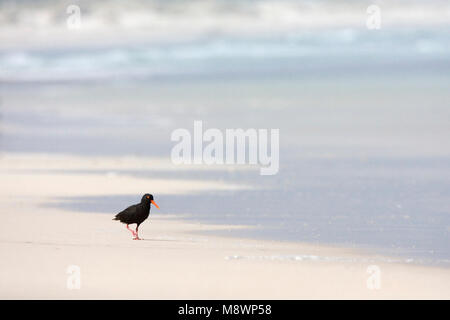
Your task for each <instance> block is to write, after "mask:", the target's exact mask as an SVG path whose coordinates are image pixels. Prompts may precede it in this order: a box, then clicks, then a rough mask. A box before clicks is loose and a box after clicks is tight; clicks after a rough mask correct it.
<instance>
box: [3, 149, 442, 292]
mask: <svg viewBox="0 0 450 320" xmlns="http://www.w3.org/2000/svg"><path fill="white" fill-rule="evenodd" d="M65 157H67V158H70V156H65ZM67 158H66V160H67ZM39 159H40V158H39V157H38V156H33V155H27V154H20V155H16V154H3V156H2V157H1V158H0V168H1V169H0V175H1V181H2V182H3V183H2V184H1V186H0V214H1V220H2V224H1V238H0V261H1V273H0V298H2V299H18V298H26V299H116V298H122V299H132V298H135V299H147V298H151V299H169V298H170V299H220V298H223V299H231V298H233V299H315V298H325V299H332V298H337V299H353V298H356V299H366V298H368V299H398V298H407V299H418V298H423V299H434V298H437V299H448V298H450V286H448V284H449V283H450V270H448V269H446V268H438V267H429V266H418V265H413V264H405V263H397V262H395V261H394V262H393V261H392V260H390V258H389V257H381V256H374V255H371V254H369V253H365V252H361V251H357V250H351V249H346V248H340V247H327V246H317V245H308V244H304V243H288V242H276V241H260V240H249V239H239V238H231V237H218V236H213V235H210V234H211V233H210V232H208V233H205V231H214V230H218V229H223V230H228V229H231V228H240V227H239V226H225V225H220V226H218V225H206V224H200V223H191V222H185V221H182V220H180V219H178V218H177V216H175V215H172V214H171V213H170V212H166V211H164V207H163V204H160V206H161V210H159V211H157V210H155V208H153V210H152V214H151V216H150V219H149V220H148V221H146V222H144V224H143V225H142V226H141V228H140V231H141V236H142V237H143V239H144V240H142V241H133V240H132V238H131V234H130V233H129V232H128V231H127V230H126V229H125V226H124V225H122V224H120V223H118V222H116V221H112V220H111V219H112V217H113V214H115V213H116V212H111V214H99V213H95V212H92V213H79V212H71V211H69V210H63V209H59V208H49V207H46V206H45V205H44V204H45V203H48V201H51V199H54V198H55V197H57V196H60V195H63V194H64V195H72V196H73V195H77V194H81V193H85V194H101V193H103V192H105V191H106V193H107V194H106V195H111V194H115V193H120V194H123V193H124V190H125V189H127V190H129V192H135V193H136V199H138V198H139V197H140V194H139V192H140V190H141V189H142V188H144V186H145V187H147V186H148V187H149V188H150V189H155V187H154V186H155V185H157V186H158V190H161V192H162V193H182V192H187V193H188V192H193V189H192V186H196V190H197V191H199V190H202V189H204V188H217V189H220V188H235V187H237V186H229V185H223V184H222V185H219V184H214V183H212V182H202V181H197V182H196V183H193V182H192V181H174V180H166V181H163V180H152V179H147V178H146V179H141V181H140V183H141V184H139V183H136V181H135V180H136V178H133V177H127V176H120V178H119V177H115V178H111V175H102V176H100V175H96V174H85V175H79V176H78V175H76V174H73V173H72V174H64V173H55V172H58V170H57V168H58V166H59V165H60V163H61V162H60V161H61V156H50V155H49V156H46V158H45V159H46V160H45V161H42V159H41V160H39ZM104 160H105V159H104ZM144 160H145V159H144ZM144 160H142V161H144ZM105 161H106V160H105ZM136 161H139V159H137V160H136ZM33 163H34V165H33ZM71 163H72V164H76V165H77V166H78V168H83V169H84V170H85V171H89V170H92V169H93V168H95V166H96V165H95V163H96V162H95V161H92V159H89V158H87V159H84V160H81V159H80V157H78V158H77V157H73V158H72V159H71ZM115 163H116V165H118V166H120V161H117V159H116V162H115ZM44 164H45V165H44ZM44 169H45V170H44ZM112 169H113V167H112ZM43 170H44V172H43ZM52 171H55V172H52ZM115 179H119V180H118V181H117V182H114V180H115ZM5 181H6V182H7V183H4V182H5ZM100 185H108V187H107V189H104V188H103V189H101V188H99V186H100ZM173 185H176V186H177V188H174V187H173ZM130 186H135V187H136V189H133V188H130ZM154 193H155V197H156V199H157V193H156V192H154ZM121 209H122V208H117V211H120V210H121ZM71 266H76V268H79V269H78V270H79V271H80V278H79V279H80V282H79V284H80V287H79V289H77V288H73V287H70V285H69V286H68V281H69V282H70V281H71V280H70V279H72V278H71V276H72V275H73V274H70V270H73V269H70V268H71ZM370 266H376V267H375V268H378V270H379V275H380V278H379V282H378V287H377V286H376V287H373V286H371V285H370V284H369V285H368V281H369V282H370V279H369V277H371V274H370V273H369V272H368V270H369V271H370V270H372V269H370V268H373V267H370ZM68 268H69V269H68ZM72 268H73V267H72ZM368 268H369V269H368ZM68 271H69V273H68ZM70 288H72V289H70Z"/></svg>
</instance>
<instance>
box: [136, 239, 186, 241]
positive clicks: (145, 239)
mask: <svg viewBox="0 0 450 320" xmlns="http://www.w3.org/2000/svg"><path fill="white" fill-rule="evenodd" d="M136 241H152V242H161V241H166V242H186V241H185V240H167V239H143V238H141V239H140V240H136Z"/></svg>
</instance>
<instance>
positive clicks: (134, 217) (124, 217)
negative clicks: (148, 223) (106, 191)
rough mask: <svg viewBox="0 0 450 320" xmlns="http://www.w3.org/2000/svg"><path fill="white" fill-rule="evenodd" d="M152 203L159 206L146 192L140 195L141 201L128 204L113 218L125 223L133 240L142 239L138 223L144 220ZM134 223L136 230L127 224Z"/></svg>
mask: <svg viewBox="0 0 450 320" xmlns="http://www.w3.org/2000/svg"><path fill="white" fill-rule="evenodd" d="M151 204H153V205H154V206H155V207H156V208H158V209H159V206H158V205H157V204H156V202H155V201H154V200H153V195H151V194H149V193H146V194H144V195H143V196H142V199H141V203H138V204H134V205H132V206H129V207H128V208H126V209H125V210H123V211H121V212H119V213H118V214H116V215H115V217H114V218H113V220H119V221H120V222H122V223H125V224H126V225H127V229H128V230H129V231H131V233H132V234H133V236H134V238H133V240H142V239H141V238H139V234H138V232H139V225H140V224H141V223H142V222H144V221H145V219H147V218H148V216H149V215H150V206H151ZM133 223H136V231H134V230H132V229H130V227H129V225H130V224H133Z"/></svg>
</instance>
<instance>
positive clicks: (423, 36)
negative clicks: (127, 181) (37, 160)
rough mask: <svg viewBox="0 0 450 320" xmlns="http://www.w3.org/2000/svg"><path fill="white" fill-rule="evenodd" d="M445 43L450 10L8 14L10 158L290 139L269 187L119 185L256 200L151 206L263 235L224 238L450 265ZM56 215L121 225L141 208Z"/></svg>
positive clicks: (296, 4) (229, 8)
mask: <svg viewBox="0 0 450 320" xmlns="http://www.w3.org/2000/svg"><path fill="white" fill-rule="evenodd" d="M371 5H372V6H373V5H375V9H379V17H380V20H379V22H380V23H379V28H372V27H371V24H370V23H369V27H368V19H369V20H370V19H371V17H372V18H373V16H371V15H373V11H372V10H369V12H368V8H369V6H371ZM373 8H374V7H372V9H373ZM370 21H373V20H370ZM449 27H450V4H449V2H448V1H440V0H430V1H413V0H402V1H360V0H342V1H338V0H336V1H331V0H315V1H314V0H310V1H294V0H279V1H275V0H240V1H237V0H236V1H234V0H228V1H226V0H201V1H200V0H195V1H176V0H170V1H169V0H165V1H163V0H160V1H138V0H128V1H113V0H103V1H92V0H91V1H81V0H80V1H75V0H73V1H56V0H55V1H53V0H52V1H50V0H48V1H45V0H41V1H38V0H34V1H31V0H30V1H26V0H23V1H5V0H3V1H0V152H1V153H11V152H20V153H36V154H37V153H39V154H42V153H47V154H55V153H60V154H76V155H83V156H92V155H102V156H110V157H119V156H122V155H135V156H154V157H161V158H166V159H169V157H170V150H171V148H172V147H173V145H174V143H173V142H171V141H170V133H171V132H172V131H173V130H175V129H177V128H187V129H189V130H192V127H193V121H194V120H202V121H203V123H204V127H205V128H219V129H223V130H224V129H226V128H266V129H270V128H279V129H280V148H281V149H280V172H279V173H278V174H277V175H275V176H260V175H259V174H258V173H257V171H252V170H250V171H246V170H223V171H203V170H199V169H198V168H196V167H192V168H190V169H189V170H183V171H182V172H181V173H180V172H173V171H171V170H154V169H152V166H151V164H149V167H148V169H147V170H142V169H140V170H122V171H120V172H118V173H119V174H125V175H135V176H147V177H163V178H166V179H172V178H174V177H178V178H179V177H180V176H181V177H183V178H185V179H205V180H208V179H211V180H220V181H227V182H228V181H230V182H232V183H235V184H246V185H252V186H254V187H255V188H254V190H247V191H226V192H225V191H221V192H205V193H201V194H192V195H184V196H169V195H166V196H162V200H159V201H158V203H159V204H160V206H161V203H164V207H165V210H166V211H167V212H170V213H175V214H177V215H178V216H180V217H183V218H186V219H193V220H195V221H200V222H205V223H209V222H210V223H223V224H244V225H249V226H252V227H253V228H252V229H249V230H237V231H236V230H234V231H230V232H228V233H227V234H231V235H239V236H245V237H253V238H265V239H275V240H290V241H304V242H314V243H326V244H334V245H344V246H351V247H357V248H366V249H370V250H373V251H374V252H379V253H384V254H389V255H395V256H400V257H404V258H405V259H407V261H416V262H424V263H433V264H448V263H450V241H449V234H450V161H449V160H450V139H449V138H450V81H449V80H450V28H449ZM105 172H106V171H105ZM67 174H76V172H74V171H70V172H67ZM151 192H153V193H154V194H155V195H156V194H157V193H158V191H157V190H151ZM160 198H161V197H160ZM56 200H61V201H60V204H57V205H59V206H61V207H64V206H68V207H70V209H75V210H79V211H86V212H93V211H99V212H105V213H115V212H116V211H117V208H120V207H122V204H123V203H128V202H129V201H134V200H135V199H134V197H131V198H130V197H129V196H125V195H124V196H123V197H122V198H121V197H114V198H111V197H108V196H106V195H105V197H99V198H93V197H83V198H70V199H56ZM49 205H50V204H49ZM51 205H55V204H54V203H52V204H51ZM222 233H224V231H222ZM225 233H226V232H225Z"/></svg>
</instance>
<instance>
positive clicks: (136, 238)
mask: <svg viewBox="0 0 450 320" xmlns="http://www.w3.org/2000/svg"><path fill="white" fill-rule="evenodd" d="M133 240H142V239H141V238H139V237H138V236H137V235H136V236H135V238H133Z"/></svg>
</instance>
